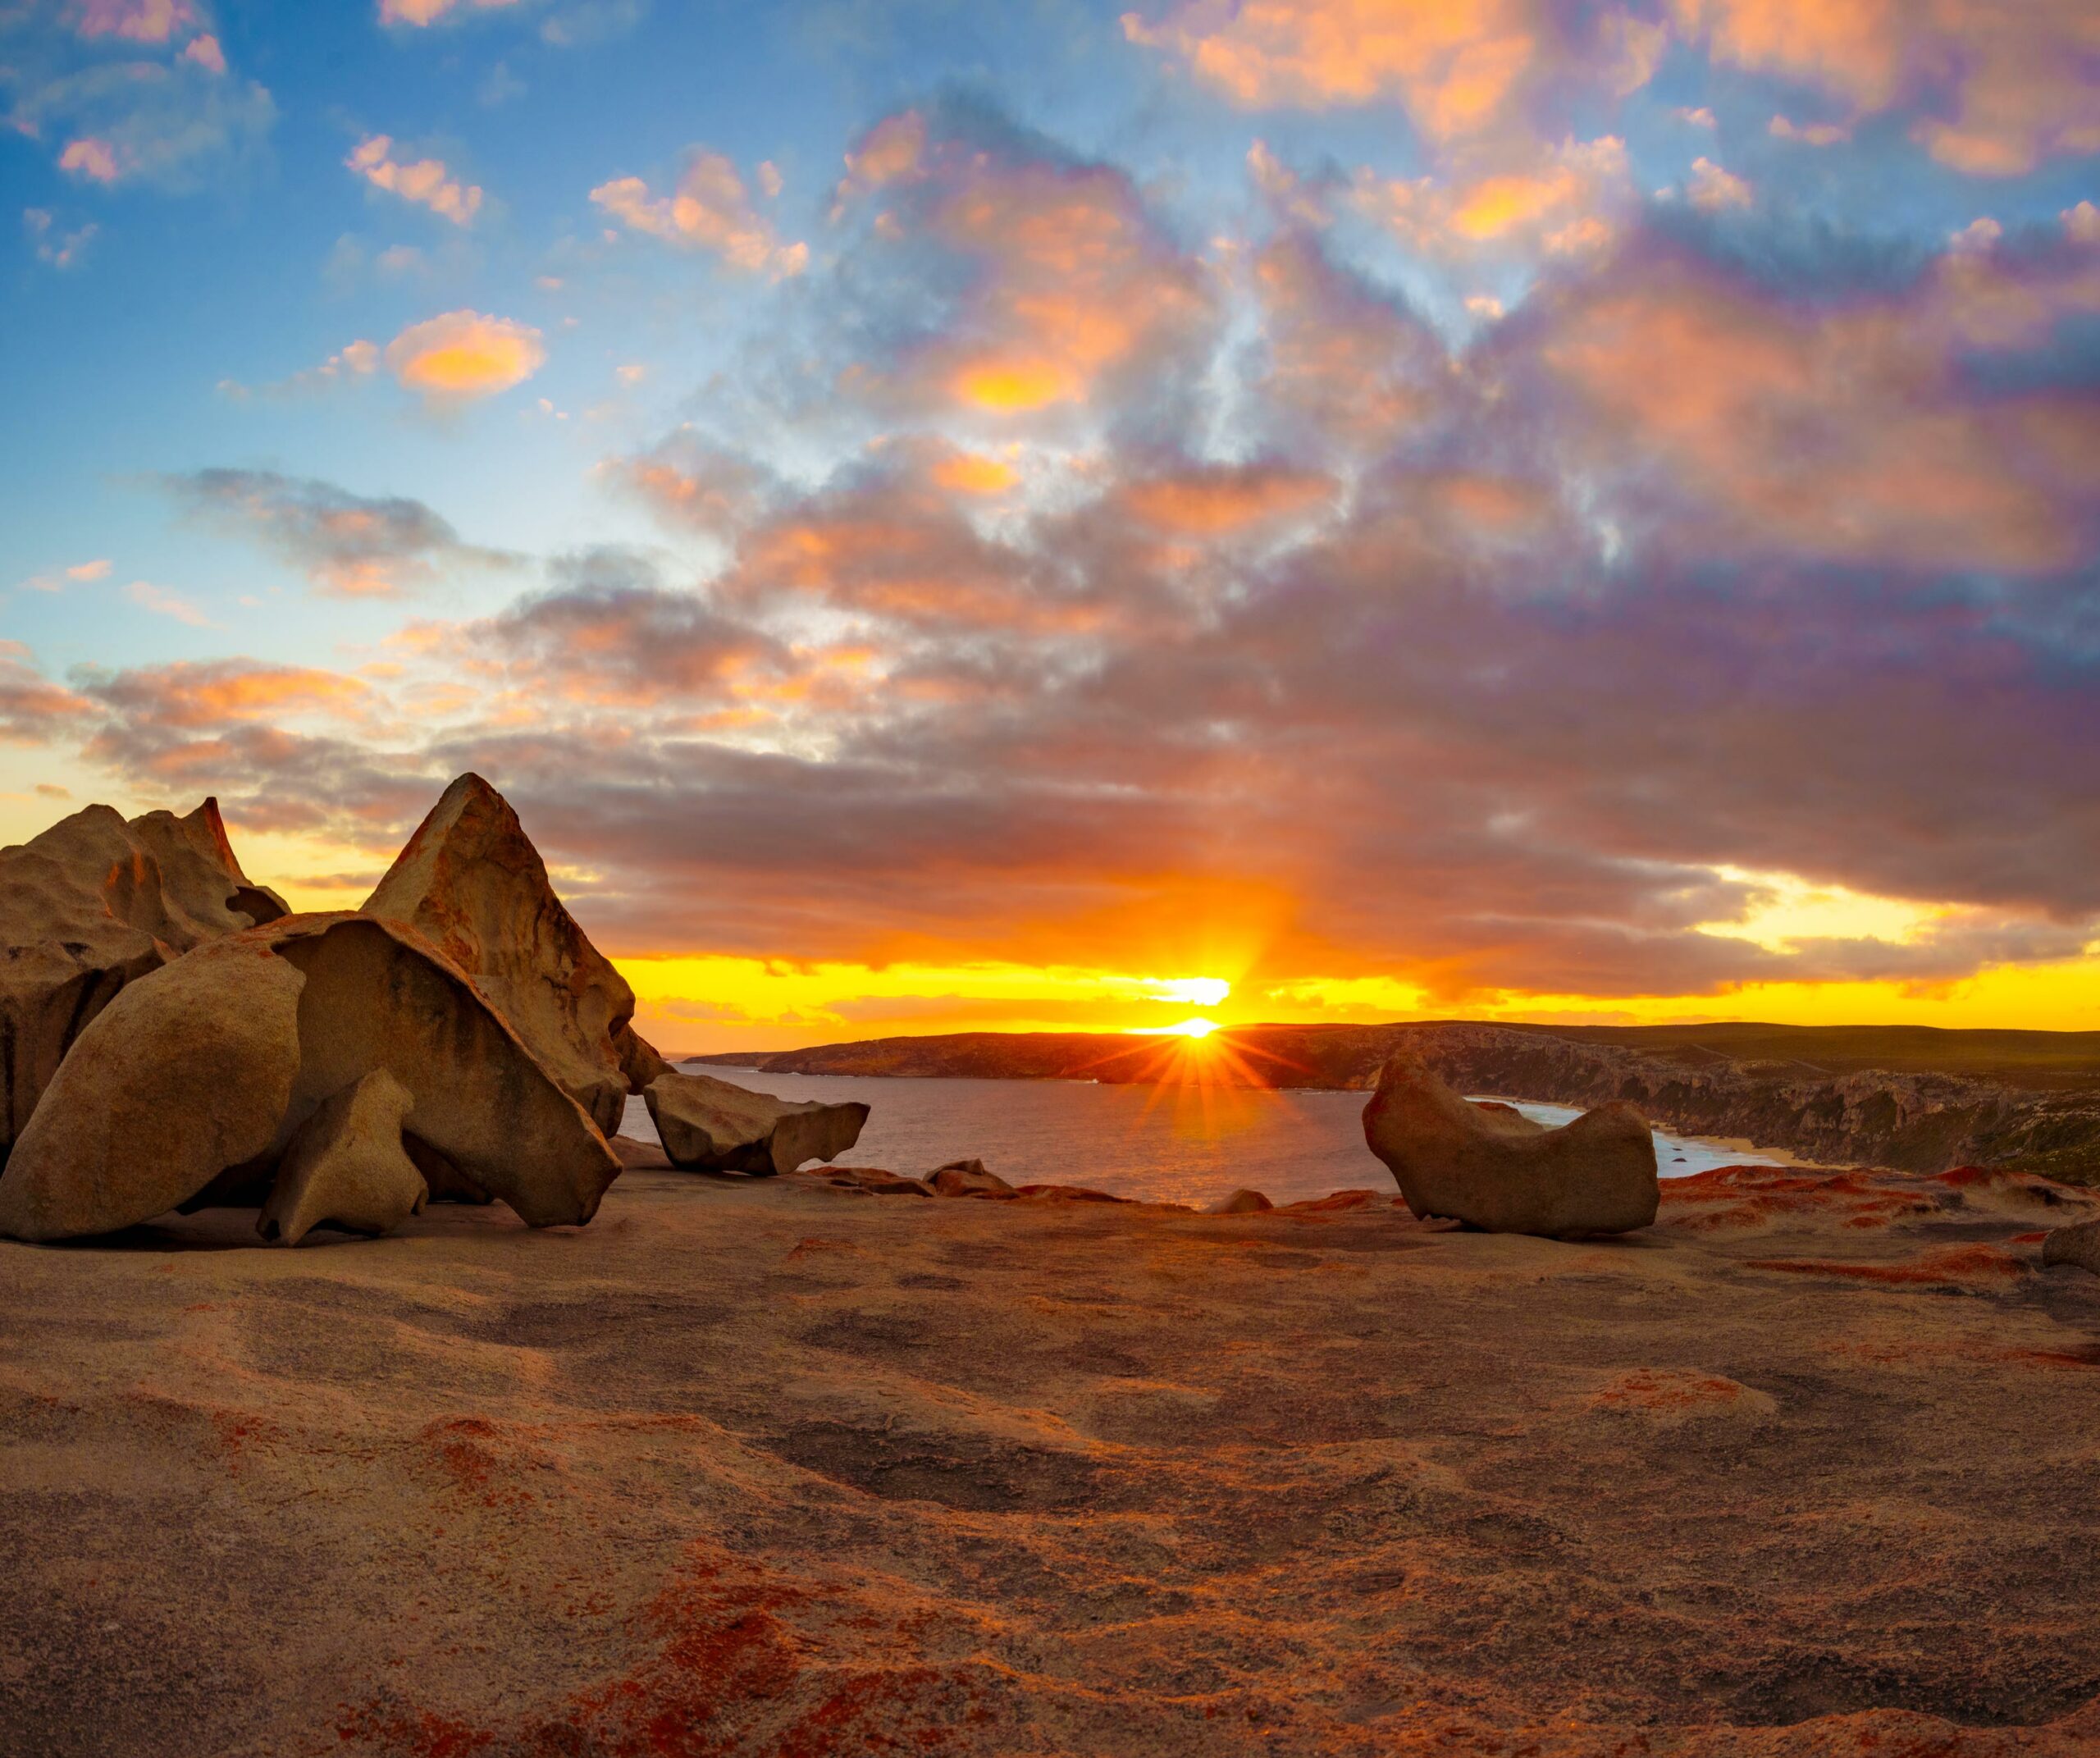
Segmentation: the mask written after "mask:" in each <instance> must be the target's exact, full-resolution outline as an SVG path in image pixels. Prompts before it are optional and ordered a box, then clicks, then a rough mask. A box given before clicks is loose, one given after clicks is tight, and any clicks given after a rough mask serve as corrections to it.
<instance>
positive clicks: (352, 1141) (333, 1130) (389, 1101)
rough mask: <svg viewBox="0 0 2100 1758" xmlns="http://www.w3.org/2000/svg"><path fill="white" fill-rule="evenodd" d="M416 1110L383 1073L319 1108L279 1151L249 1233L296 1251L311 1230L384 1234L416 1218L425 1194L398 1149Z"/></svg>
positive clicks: (375, 1072) (412, 1164)
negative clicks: (282, 1153)
mask: <svg viewBox="0 0 2100 1758" xmlns="http://www.w3.org/2000/svg"><path fill="white" fill-rule="evenodd" d="M415 1105H416V1099H415V1095H414V1094H413V1093H411V1092H410V1091H409V1089H407V1088H406V1087H404V1086H403V1085H402V1084H401V1083H400V1082H399V1081H398V1080H395V1078H394V1077H393V1075H390V1074H389V1073H388V1072H387V1071H386V1070H385V1069H383V1068H375V1069H373V1070H372V1072H371V1073H370V1074H368V1075H366V1076H365V1077H364V1078H363V1080H358V1081H354V1082H353V1083H352V1084H350V1085H349V1086H346V1087H345V1088H344V1089H343V1090H342V1091H341V1092H340V1093H337V1094H334V1095H332V1096H331V1097H330V1098H327V1099H326V1100H325V1101H323V1103H322V1107H321V1108H320V1109H319V1110H318V1111H317V1112H314V1114H313V1116H310V1117H308V1119H307V1120H306V1121H305V1122H304V1123H303V1124H301V1125H300V1126H299V1133H298V1134H297V1135H294V1136H293V1137H292V1139H291V1144H290V1146H289V1147H287V1148H285V1158H284V1160H283V1162H282V1163H281V1165H280V1166H279V1167H278V1168H277V1176H276V1181H275V1182H274V1183H273V1184H272V1185H271V1186H270V1198H269V1200H268V1201H267V1203H264V1204H263V1214H262V1218H261V1219H260V1220H259V1221H258V1222H257V1223H256V1231H257V1232H258V1233H260V1234H261V1235H263V1238H264V1239H266V1240H283V1241H284V1243H285V1244H287V1245H296V1244H299V1241H300V1240H303V1239H304V1238H305V1237H306V1235H308V1233H310V1232H311V1231H313V1229H314V1228H316V1227H317V1226H331V1227H340V1228H342V1229H343V1230H344V1231H346V1232H350V1233H370V1234H381V1233H391V1232H392V1231H394V1230H395V1228H396V1227H398V1226H400V1225H401V1223H402V1222H403V1221H406V1220H407V1219H408V1218H409V1216H411V1215H415V1214H420V1213H421V1212H422V1206H423V1204H424V1203H425V1202H427V1200H428V1199H429V1197H430V1186H429V1185H427V1184H426V1183H425V1182H424V1180H423V1175H422V1173H421V1172H419V1171H417V1170H416V1162H414V1161H413V1160H411V1159H410V1158H409V1156H408V1153H407V1151H406V1150H405V1149H404V1148H403V1147H402V1145H401V1140H402V1125H403V1124H404V1122H406V1121H407V1120H408V1116H409V1112H411V1111H413V1110H414V1109H415Z"/></svg>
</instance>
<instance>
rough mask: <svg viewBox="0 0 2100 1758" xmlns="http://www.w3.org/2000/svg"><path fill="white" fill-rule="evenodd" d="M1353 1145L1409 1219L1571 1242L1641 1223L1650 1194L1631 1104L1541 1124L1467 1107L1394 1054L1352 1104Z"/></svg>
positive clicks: (1643, 1139)
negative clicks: (1369, 1157)
mask: <svg viewBox="0 0 2100 1758" xmlns="http://www.w3.org/2000/svg"><path fill="white" fill-rule="evenodd" d="M1363 1139H1364V1140H1365V1141H1366V1142H1367V1144H1369V1146H1370V1148H1371V1151H1372V1153H1375V1154H1376V1155H1377V1156H1378V1158H1380V1159H1381V1160H1383V1161H1384V1162H1386V1167H1388V1168H1389V1169H1390V1171H1391V1172H1392V1174H1393V1176H1394V1178H1395V1180H1397V1181H1398V1183H1399V1187H1400V1194H1402V1195H1403V1196H1404V1197H1405V1198H1406V1199H1407V1204H1408V1208H1410V1209H1411V1210H1413V1212H1414V1214H1415V1215H1416V1217H1418V1219H1419V1218H1426V1217H1429V1216H1431V1215H1440V1216H1444V1217H1449V1218H1450V1219H1453V1220H1458V1221H1465V1222H1467V1223H1468V1225H1470V1226H1476V1227H1479V1228H1481V1229H1483V1230H1484V1231H1487V1232H1490V1233H1532V1234H1537V1235H1541V1237H1543V1238H1546V1239H1574V1238H1579V1237H1581V1236H1582V1235H1586V1234H1595V1233H1630V1232H1632V1231H1633V1230H1634V1229H1635V1228H1637V1227H1645V1226H1648V1225H1650V1223H1651V1222H1652V1221H1654V1220H1655V1211H1656V1208H1657V1207H1658V1206H1659V1203H1660V1202H1661V1199H1662V1190H1661V1185H1660V1184H1659V1181H1658V1180H1657V1178H1656V1176H1655V1137H1654V1136H1653V1135H1652V1134H1650V1130H1649V1128H1648V1126H1647V1124H1646V1121H1643V1120H1642V1118H1641V1116H1640V1114H1639V1113H1638V1112H1636V1111H1634V1110H1633V1108H1632V1107H1631V1106H1628V1105H1619V1104H1611V1105H1600V1106H1599V1107H1597V1109H1596V1110H1595V1111H1590V1112H1584V1113H1583V1114H1582V1116H1579V1117H1577V1118H1576V1119H1575V1121H1573V1122H1572V1123H1569V1124H1566V1125H1564V1126H1562V1127H1561V1128H1559V1129H1548V1128H1547V1127H1546V1126H1545V1125H1544V1124H1542V1123H1535V1122H1533V1121H1532V1120H1531V1119H1530V1118H1529V1117H1527V1116H1524V1115H1523V1113H1522V1112H1518V1111H1516V1110H1514V1109H1513V1108H1512V1107H1509V1106H1507V1105H1476V1104H1472V1103H1468V1101H1467V1100H1465V1099H1463V1098H1460V1097H1459V1095H1458V1094H1456V1093H1454V1092H1453V1091H1452V1090H1451V1089H1450V1088H1449V1087H1448V1086H1446V1085H1445V1084H1444V1083H1443V1082H1442V1081H1441V1080H1438V1079H1437V1077H1436V1075H1433V1074H1431V1072H1430V1071H1428V1070H1427V1069H1426V1068H1424V1067H1423V1066H1422V1065H1421V1063H1420V1062H1418V1061H1417V1060H1416V1059H1415V1058H1414V1057H1411V1056H1408V1055H1406V1054H1404V1053H1403V1054H1401V1055H1399V1056H1395V1057H1393V1058H1392V1059H1391V1060H1390V1061H1389V1062H1387V1063H1386V1067H1385V1071H1384V1072H1383V1073H1382V1074H1381V1075H1380V1076H1379V1079H1378V1088H1377V1090H1376V1092H1375V1093H1373V1094H1372V1095H1371V1102H1370V1103H1368V1104H1367V1105H1366V1106H1365V1107H1363Z"/></svg>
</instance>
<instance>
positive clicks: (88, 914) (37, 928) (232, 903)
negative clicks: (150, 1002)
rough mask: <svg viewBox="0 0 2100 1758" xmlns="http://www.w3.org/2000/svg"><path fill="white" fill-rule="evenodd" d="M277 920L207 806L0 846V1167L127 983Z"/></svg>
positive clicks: (85, 819) (98, 810)
mask: <svg viewBox="0 0 2100 1758" xmlns="http://www.w3.org/2000/svg"><path fill="white" fill-rule="evenodd" d="M284 913H285V905H284V902H283V900H282V899H281V898H280V897H278V896H277V895H276V893H274V892H272V891H270V890H268V889H267V888H264V887H262V886H258V885H253V884H249V879H248V876H247V875H246V874H244V873H243V872H242V871H241V870H240V861H237V860H236V859H235V856H234V852H233V847H232V845H231V843H230V842H227V840H226V825H225V824H224V823H223V822H222V821H221V819H220V817H219V807H218V802H217V801H216V800H207V801H204V803H203V805H202V806H199V807H198V808H197V810H196V811H194V812H191V813H189V815H187V816H186V817H180V818H178V817H176V815H174V814H173V813H172V812H148V813H146V814H145V815H144V816H142V817H139V818H135V819H132V820H130V822H129V823H127V822H126V820H124V819H123V818H122V817H121V815H119V814H118V813H117V812H116V811H114V810H113V809H112V808H111V807H109V806H88V807H86V808H84V810H82V811H77V812H75V813H74V814H73V815H72V816H71V817H70V818H66V819H62V820H60V821H59V822H58V823H57V824H53V825H52V827H51V828H50V829H48V830H46V831H44V832H43V833H42V834H41V835H39V836H37V837H34V838H32V839H31V840H30V841H29V842H25V843H21V844H19V845H17V846H16V847H11V848H7V849H0V1164H4V1163H5V1162H6V1160H7V1155H8V1153H9V1151H10V1150H11V1148H12V1147H13V1145H14V1144H15V1142H16V1139H18V1138H19V1137H20V1136H21V1133H22V1131H23V1130H24V1129H25V1127H26V1126H27V1125H28V1123H29V1121H30V1116H31V1114H32V1113H33V1112H34V1111H35V1109H36V1106H37V1102H38V1100H39V1098H41V1097H42V1095H43V1092H44V1089H46V1088H47V1087H48V1086H49V1085H50V1084H51V1081H52V1077H53V1076H54V1075H56V1074H57V1071H58V1066H59V1064H60V1062H62V1060H63V1058H64V1057H65V1055H66V1052H67V1051H68V1050H70V1049H71V1048H72V1046H73V1043H74V1041H75V1039H78V1038H79V1037H80V1034H81V1033H82V1032H83V1031H84V1030H86V1029H87V1026H88V1025H89V1021H92V1020H94V1017H95V1016H96V1015H98V1013H100V1012H101V1011H103V1008H105V1007H107V1006H108V1005H109V1004H110V1002H112V1001H113V1000H114V999H115V998H116V996H117V994H118V993H119V992H120V991H121V990H122V989H123V988H124V987H125V985H126V984H128V983H132V982H135V981H136V980H137V979H139V978H140V977H143V976H145V975H147V974H148V973H149V972H151V971H154V970H159V969H160V968H161V966H163V965H165V964H167V963H168V962H169V961H171V960H173V959H175V958H177V957H180V956H181V955H182V954H183V953H184V952H188V951H189V949H190V948H191V947H194V946H199V945H202V944H203V943H205V942H206V941H208V940H213V939H217V938H220V937H221V936H223V935H226V934H234V933H236V932H238V931H239V930H240V929H244V928H249V927H252V926H253V925H256V924H258V923H259V922H267V921H272V920H276V918H277V917H279V916H282V915H283V914H284Z"/></svg>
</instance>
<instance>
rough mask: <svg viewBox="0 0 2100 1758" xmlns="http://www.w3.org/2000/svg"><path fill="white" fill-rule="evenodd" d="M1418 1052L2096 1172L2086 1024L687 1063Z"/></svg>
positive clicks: (1017, 1074) (1704, 1121) (1139, 1061)
mask: <svg viewBox="0 0 2100 1758" xmlns="http://www.w3.org/2000/svg"><path fill="white" fill-rule="evenodd" d="M1403 1048H1406V1049H1409V1050H1412V1051H1413V1053H1415V1054H1416V1055H1418V1056H1419V1057H1421V1058H1422V1060H1423V1061H1424V1062H1426V1063H1427V1065H1428V1066H1430V1067H1431V1069H1432V1070H1433V1071H1435V1072H1436V1074H1438V1075H1440V1076H1441V1077H1442V1078H1443V1079H1444V1080H1445V1081H1447V1082H1449V1084H1451V1085H1453V1086H1454V1087H1456V1088H1458V1089H1459V1090H1461V1091H1463V1092H1468V1093H1476V1094H1499V1095H1500V1096H1503V1097H1505V1098H1520V1099H1532V1100H1541V1101H1545V1102H1547V1103H1555V1104H1567V1105H1582V1106H1593V1105H1600V1104H1604V1103H1608V1102H1609V1101H1612V1100H1614V1099H1616V1100H1621V1101H1623V1102H1625V1103H1628V1104H1631V1105H1633V1106H1634V1107H1637V1109H1638V1110H1639V1111H1640V1112H1641V1114H1642V1115H1643V1116H1646V1117H1647V1118H1648V1119H1649V1120H1650V1121H1651V1122H1653V1123H1656V1124H1659V1125H1661V1126H1664V1128H1667V1129H1671V1130H1678V1131H1679V1132H1680V1133H1682V1134H1686V1135H1716V1136H1721V1137H1724V1138H1730V1139H1743V1140H1747V1141H1751V1142H1754V1143H1755V1144H1757V1145H1758V1146H1759V1147H1760V1148H1781V1149H1784V1150H1786V1151H1787V1152H1789V1153H1795V1154H1798V1155H1799V1156H1801V1158H1803V1159H1806V1160H1811V1161H1815V1162H1820V1163H1823V1164H1828V1165H1858V1164H1874V1165H1879V1166H1888V1167H1898V1168H1901V1169H1903V1170H1906V1171H1921V1172H1938V1171H1947V1170H1948V1169H1949V1168H1950V1167H1956V1166H1964V1165H1984V1166H2000V1167H2014V1168H2017V1169H2019V1170H2021V1171H2033V1172H2038V1173H2042V1174H2044V1175H2046V1176H2050V1177H2053V1178H2059V1179H2063V1180H2067V1181H2070V1182H2073V1183H2092V1182H2100V1036H2097V1035H2096V1034H2091V1033H2059V1032H2010V1031H2006V1032H1983V1031H1978V1032H1938V1031H1930V1030H1924V1029H1917V1030H1869V1029H1855V1028H1843V1027H1832V1028H1819V1027H1806V1026H1804V1027H1784V1026H1760V1025H1726V1026H1714V1027H1707V1028H1633V1029H1625V1030H1618V1029H1614V1028H1609V1027H1577V1028H1569V1029H1565V1030H1559V1029H1550V1028H1545V1027H1538V1026H1521V1025H1480V1024H1474V1023H1470V1022H1464V1021H1456V1022H1440V1021H1439V1022H1427V1023H1419V1024H1406V1025H1363V1026H1357V1025H1349V1026H1302V1025H1260V1026H1249V1027H1244V1028H1235V1029H1234V1030H1229V1031H1221V1032H1220V1033H1219V1034H1217V1036H1216V1037H1215V1038H1213V1039H1209V1040H1208V1041H1207V1042H1206V1044H1205V1046H1204V1048H1203V1050H1202V1051H1201V1052H1200V1053H1195V1054H1191V1053H1189V1050H1188V1048H1187V1046H1186V1045H1185V1043H1184V1042H1183V1041H1181V1040H1179V1039H1161V1038H1156V1037H1133V1036H1131V1035H1129V1034H1121V1033H1090V1032H1031V1033H1013V1034H1007V1033H998V1032H970V1033H962V1034H955V1035H952V1036H945V1037H926V1038H888V1039H874V1040H873V1041H870V1042H867V1043H842V1044H826V1045H820V1046H818V1047H815V1048H810V1049H803V1050H791V1051H784V1052H776V1053H769V1054H765V1055H746V1056H737V1055H721V1056H712V1057H701V1058H698V1060H701V1061H704V1062H714V1063H717V1064H730V1065H734V1066H741V1067H746V1068H757V1069H761V1070H764V1071H768V1072H772V1073H788V1074H810V1075H902V1076H915V1077H929V1076H947V1077H950V1078H958V1077H959V1078H966V1079H1002V1080H1101V1081H1105V1082H1129V1081H1135V1082H1144V1081H1156V1080H1185V1079H1198V1080H1207V1081H1214V1082H1219V1083H1223V1084H1234V1085H1245V1086H1269V1087H1280V1088H1323V1089H1369V1088H1370V1087H1372V1086H1373V1085H1375V1084H1376V1081H1377V1077H1378V1071H1379V1069H1380V1068H1381V1066H1383V1065H1384V1063H1385V1062H1386V1058H1387V1057H1390V1055H1392V1054H1393V1053H1394V1052H1395V1051H1396V1050H1399V1049H1403Z"/></svg>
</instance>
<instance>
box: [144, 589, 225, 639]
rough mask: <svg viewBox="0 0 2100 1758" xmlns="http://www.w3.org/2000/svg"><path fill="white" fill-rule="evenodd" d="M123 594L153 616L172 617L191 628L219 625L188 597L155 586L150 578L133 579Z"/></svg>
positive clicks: (215, 626)
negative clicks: (181, 596)
mask: <svg viewBox="0 0 2100 1758" xmlns="http://www.w3.org/2000/svg"><path fill="white" fill-rule="evenodd" d="M124 596H126V598H128V599H130V600H131V602H132V603H133V604H135V605H138V606H139V609H140V610H150V611H152V612H153V614H154V615H155V616H161V617H170V618H172V619H174V620H175V621H176V622H177V623H188V624H189V626H190V627H191V628H217V627H218V626H219V625H218V624H217V623H214V622H213V621H212V619H210V618H209V617H208V616H206V615H205V614H204V613H203V611H201V610H199V609H198V608H197V607H196V605H193V604H191V603H190V602H189V600H188V599H186V598H180V597H178V596H176V594H175V593H173V592H171V591H167V589H166V588H164V587H158V586H155V585H154V584H153V582H152V581H150V580H134V581H133V582H131V583H130V585H129V586H128V587H126V588H125V589H124Z"/></svg>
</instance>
